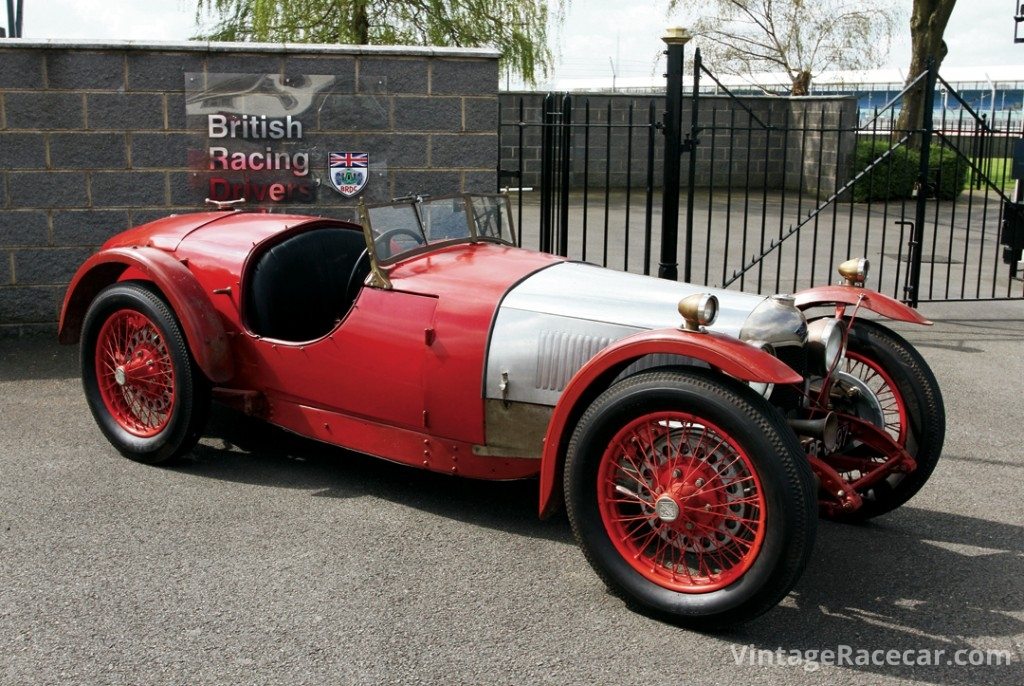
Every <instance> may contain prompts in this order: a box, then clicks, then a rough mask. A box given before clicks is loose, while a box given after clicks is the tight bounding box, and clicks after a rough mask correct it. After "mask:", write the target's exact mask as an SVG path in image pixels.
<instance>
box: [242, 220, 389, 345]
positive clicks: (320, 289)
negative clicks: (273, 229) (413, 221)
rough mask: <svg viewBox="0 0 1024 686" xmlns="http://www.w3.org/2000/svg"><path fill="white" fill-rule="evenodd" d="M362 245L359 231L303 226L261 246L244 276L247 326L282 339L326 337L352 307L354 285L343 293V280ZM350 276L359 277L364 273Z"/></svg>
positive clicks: (346, 286) (346, 279) (346, 287)
mask: <svg viewBox="0 0 1024 686" xmlns="http://www.w3.org/2000/svg"><path fill="white" fill-rule="evenodd" d="M365 248H366V243H365V242H364V239H363V234H362V233H361V232H360V231H355V230H352V229H344V228H338V227H324V228H318V229H311V230H309V231H304V232H302V233H300V234H297V235H295V236H291V237H289V238H286V239H285V240H283V241H281V242H280V243H277V244H275V245H273V246H271V247H269V248H267V249H266V250H265V251H263V253H262V254H261V255H260V256H259V257H258V258H257V259H256V261H255V263H254V265H253V266H252V268H251V269H250V271H249V275H248V279H249V284H248V288H247V289H246V294H247V297H246V319H247V323H248V325H249V328H250V330H251V331H252V332H253V333H255V334H257V335H260V336H264V337H267V338H277V339H280V340H285V341H310V340H314V339H317V338H321V337H323V336H326V335H327V334H328V333H330V332H331V330H332V329H333V328H334V327H335V325H336V324H337V322H338V321H339V320H341V319H342V318H343V317H344V316H345V315H346V314H347V313H348V311H349V309H351V307H352V303H353V302H354V300H355V296H356V294H357V293H358V289H353V290H352V292H351V293H349V292H348V287H349V279H350V277H352V276H353V274H352V270H353V267H354V266H355V264H356V260H358V259H359V256H360V255H361V254H362V252H363V250H365ZM364 263H365V264H366V266H367V269H366V271H367V272H368V267H369V264H368V262H365V261H364ZM356 277H357V278H359V280H360V282H361V281H362V279H363V278H365V277H366V274H362V276H359V275H356Z"/></svg>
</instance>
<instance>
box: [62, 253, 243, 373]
mask: <svg viewBox="0 0 1024 686" xmlns="http://www.w3.org/2000/svg"><path fill="white" fill-rule="evenodd" d="M128 269H134V270H137V271H138V272H141V273H142V275H144V276H145V278H147V279H149V280H150V281H152V282H153V283H154V284H155V285H156V287H157V288H159V289H160V292H161V293H163V295H164V297H165V298H167V301H168V303H169V304H170V306H171V309H172V310H173V311H174V314H175V315H176V316H177V317H178V321H179V322H181V328H182V329H183V330H184V333H185V339H186V340H187V341H188V346H189V349H190V350H191V351H192V356H193V357H194V358H195V361H196V364H198V365H199V368H200V369H202V370H203V373H205V374H206V376H207V378H209V379H210V380H211V381H213V382H215V383H223V382H225V381H227V380H228V379H230V378H231V376H232V374H233V373H234V368H233V365H232V362H231V355H230V350H229V348H228V341H227V336H226V335H225V333H224V325H223V324H222V323H221V320H220V317H219V316H218V315H217V311H216V310H215V309H214V307H213V304H212V303H211V302H210V299H209V297H208V296H207V295H206V293H205V292H204V291H203V289H202V287H201V286H200V285H199V282H198V281H197V280H196V278H195V277H194V276H193V275H192V272H190V271H189V270H188V267H186V266H185V265H184V264H182V263H181V262H179V261H178V260H176V259H175V258H174V257H172V256H171V255H169V254H168V253H166V252H164V251H163V250H158V249H157V248H148V247H144V248H108V249H106V250H101V251H100V252H98V253H96V254H95V255H93V256H92V257H90V258H89V259H88V260H86V261H85V264H83V265H82V266H81V267H79V269H78V271H77V272H76V273H75V276H74V278H73V279H72V280H71V284H70V285H69V286H68V290H67V293H66V294H65V295H64V304H63V306H62V307H61V311H60V324H59V328H58V330H57V337H58V339H59V340H60V342H61V343H77V342H78V339H79V337H80V336H81V333H82V321H83V320H84V319H85V313H86V311H87V310H88V309H89V304H90V303H91V302H92V300H93V298H95V297H96V295H97V294H98V293H99V292H100V291H101V290H102V289H104V288H106V287H107V286H109V285H110V284H112V283H114V282H115V281H117V280H118V278H119V277H120V276H121V274H123V273H124V272H125V271H126V270H128Z"/></svg>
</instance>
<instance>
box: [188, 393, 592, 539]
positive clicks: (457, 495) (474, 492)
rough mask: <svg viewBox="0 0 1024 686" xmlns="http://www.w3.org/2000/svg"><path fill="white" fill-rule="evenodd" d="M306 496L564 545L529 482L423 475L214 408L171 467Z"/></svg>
mask: <svg viewBox="0 0 1024 686" xmlns="http://www.w3.org/2000/svg"><path fill="white" fill-rule="evenodd" d="M175 468H176V469H179V470H183V471H186V472H188V473H189V474H194V475H197V476H202V477H206V478H211V479H220V480H224V481H233V482H238V483H246V484H255V485H266V486H273V487H275V488H294V489H300V490H306V491H309V492H310V494H311V495H312V496H314V497H322V498H355V497H364V496H373V497H378V498H384V499H386V500H390V501H393V502H400V503H402V504H403V505H406V506H408V507H414V508H417V509H420V510H424V511H429V512H433V513H435V514H438V515H440V516H443V517H447V518H451V519H456V520H461V521H465V522H469V523H472V524H475V525H480V526H485V527H488V528H494V529H501V530H503V531H508V532H511V533H517V534H521V535H523V536H528V537H539V538H544V539H549V540H554V541H563V542H566V543H569V542H571V541H572V533H571V532H570V531H569V527H568V522H567V520H566V519H565V517H564V516H560V517H554V518H552V519H551V520H549V521H541V520H539V519H538V517H537V497H538V494H537V488H538V486H537V480H536V479H526V480H519V481H482V480H475V479H466V478H459V477H453V476H451V475H447V474H438V473H435V472H428V471H425V470H422V469H418V468H415V467H408V466H405V465H401V464H397V463H393V462H387V461H386V460H381V459H378V458H373V457H369V456H367V455H363V454H361V453H356V452H352V451H349V450H344V449H342V448H337V447H335V446H332V445H328V444H326V443H321V442H319V441H314V440H311V439H308V438H304V437H302V436H299V435H297V434H292V433H290V432H287V431H285V430H283V429H279V428H277V427H275V426H271V425H270V424H267V423H266V422H264V421H261V420H257V419H254V418H251V417H247V416H246V415H244V414H242V413H240V412H236V411H235V410H232V409H230V408H227V407H224V406H221V405H214V408H213V411H212V412H211V416H210V422H209V424H208V426H207V429H206V432H205V438H204V439H203V440H202V442H200V443H199V445H197V446H196V447H195V449H193V451H192V453H191V454H190V455H189V456H188V457H187V458H185V459H184V461H183V462H182V463H181V464H180V465H178V466H177V467H175Z"/></svg>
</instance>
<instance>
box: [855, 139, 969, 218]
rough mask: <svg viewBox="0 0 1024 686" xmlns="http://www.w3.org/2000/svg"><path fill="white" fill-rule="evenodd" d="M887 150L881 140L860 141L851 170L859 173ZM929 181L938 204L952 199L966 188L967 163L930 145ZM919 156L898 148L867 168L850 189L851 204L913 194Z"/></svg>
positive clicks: (949, 152) (886, 141) (919, 164)
mask: <svg viewBox="0 0 1024 686" xmlns="http://www.w3.org/2000/svg"><path fill="white" fill-rule="evenodd" d="M888 150H889V142H888V140H887V139H885V138H881V137H879V138H871V137H867V138H862V139H860V140H858V141H857V148H856V151H855V152H854V162H853V170H854V173H855V174H857V173H860V172H861V171H863V170H864V169H866V168H867V167H868V165H869V164H871V163H872V162H873V161H875V160H877V159H879V158H880V157H882V156H883V155H884V154H885V153H886V152H887V151H888ZM928 162H929V164H928V166H929V168H930V171H929V179H930V180H931V182H932V183H935V184H937V185H936V193H937V196H938V198H939V199H940V200H953V199H955V198H956V197H957V196H958V195H960V193H961V192H962V191H963V189H964V188H965V187H966V185H967V172H968V169H969V167H968V164H967V162H966V161H965V160H964V159H963V158H961V157H960V156H959V155H957V154H956V152H955V151H953V150H951V149H949V148H944V147H942V146H941V145H932V147H931V150H930V152H929V155H928ZM920 166H921V153H920V152H918V151H917V150H914V149H912V148H908V147H905V146H903V147H899V148H897V149H895V150H893V152H892V154H890V155H889V156H888V157H886V158H885V159H884V160H882V161H881V162H879V163H878V164H877V165H875V166H874V167H872V168H871V170H870V171H869V172H868V173H867V174H865V175H864V176H863V177H862V178H861V179H859V180H858V181H857V183H856V184H854V186H853V200H854V202H865V201H868V200H899V199H901V198H909V197H911V196H912V195H913V194H914V186H915V184H916V182H917V177H918V174H919V173H920Z"/></svg>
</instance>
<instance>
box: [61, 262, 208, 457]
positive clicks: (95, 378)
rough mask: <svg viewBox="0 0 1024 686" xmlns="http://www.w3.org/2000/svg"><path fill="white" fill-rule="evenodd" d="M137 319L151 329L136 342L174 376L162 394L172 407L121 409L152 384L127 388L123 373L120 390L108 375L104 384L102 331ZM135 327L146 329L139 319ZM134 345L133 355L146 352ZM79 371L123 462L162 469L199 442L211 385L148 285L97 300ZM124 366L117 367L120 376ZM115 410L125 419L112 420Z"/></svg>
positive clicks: (120, 286)
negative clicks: (116, 321)
mask: <svg viewBox="0 0 1024 686" xmlns="http://www.w3.org/2000/svg"><path fill="white" fill-rule="evenodd" d="M135 315H142V317H145V319H146V320H148V323H149V324H151V325H152V328H150V327H149V326H148V324H147V325H146V326H140V328H139V329H138V331H137V333H136V337H137V338H139V339H140V340H142V341H143V343H146V344H148V345H151V346H152V347H151V348H147V350H157V351H159V352H160V353H161V355H160V356H159V360H160V365H161V366H162V367H163V368H165V369H166V368H167V367H169V368H170V369H171V370H172V376H173V379H172V381H170V382H166V386H167V389H166V390H163V391H162V392H161V393H160V395H162V396H163V397H164V398H166V397H168V396H169V397H170V398H171V400H165V403H167V404H169V407H156V409H153V407H147V406H146V404H145V403H146V402H147V401H138V400H134V399H133V400H132V402H131V406H130V407H121V406H120V404H119V403H120V402H121V399H124V402H125V403H126V404H127V403H128V402H129V401H128V397H129V394H130V393H133V392H134V391H133V390H132V389H133V388H136V387H138V388H149V387H148V386H144V385H143V384H146V383H149V382H148V381H139V382H137V383H136V382H131V383H126V382H125V381H124V376H125V375H124V372H123V371H122V372H120V377H121V379H122V380H121V381H117V383H118V384H120V388H117V387H114V386H112V385H111V384H110V381H109V379H110V378H111V377H110V375H109V374H108V375H107V376H106V377H104V379H105V381H104V380H101V373H100V371H99V370H98V367H99V362H98V359H97V355H96V349H97V339H98V337H99V336H100V335H101V334H102V333H104V331H105V328H104V325H105V324H106V323H107V322H108V321H111V320H112V318H113V317H115V316H117V317H120V318H124V317H135ZM135 321H137V322H139V323H140V324H141V323H143V320H142V319H139V318H138V317H135ZM154 329H155V330H154ZM104 335H105V334H104ZM132 345H133V347H132V349H133V350H134V349H136V348H142V347H143V346H142V345H141V344H139V345H135V344H132ZM139 354H141V353H139ZM81 365H82V384H83V386H84V388H85V397H86V400H87V401H88V403H89V409H90V410H91V411H92V414H93V417H95V419H96V423H97V424H98V425H99V427H100V430H101V431H102V432H103V435H104V436H106V437H107V440H109V441H110V442H111V444H113V446H114V447H115V448H117V450H118V451H119V452H120V453H121V454H122V455H124V456H125V457H128V458H130V459H132V460H136V461H138V462H144V463H146V464H164V463H167V462H170V461H172V460H174V459H175V458H177V457H179V456H181V455H182V454H184V453H186V452H188V451H189V450H191V448H192V447H193V446H194V445H195V443H196V441H198V440H199V437H200V435H201V434H202V431H203V428H204V427H205V425H206V419H207V416H208V412H209V407H210V385H209V382H208V381H207V379H206V377H205V376H204V375H203V373H202V371H201V370H200V369H199V368H198V366H197V365H196V364H195V362H194V361H193V359H192V355H191V353H190V352H189V349H188V345H187V344H186V343H185V336H184V334H183V333H182V330H181V325H180V324H179V323H178V320H177V318H176V317H175V316H174V314H173V313H172V312H171V309H170V307H169V306H168V305H167V303H166V302H165V301H164V300H163V298H162V297H161V296H160V295H159V293H158V292H157V291H156V290H155V289H154V288H152V287H151V286H150V285H149V284H147V283H144V282H131V281H126V282H122V283H117V284H114V285H112V286H108V287H107V288H105V289H103V290H102V291H101V292H100V293H99V295H97V296H96V298H95V300H93V302H92V304H90V306H89V310H88V312H87V313H86V315H85V321H84V323H83V325H82V340H81ZM126 366H127V364H125V365H119V367H120V368H121V369H122V370H123V368H124V367H126ZM147 371H148V368H147ZM149 376H153V374H150V375H149ZM164 378H166V377H164ZM101 384H105V386H106V387H109V388H112V389H114V390H108V391H107V395H106V397H107V398H108V399H105V396H104V392H103V391H102V390H101ZM133 384H134V385H133ZM156 395H158V394H153V397H155V396H156ZM132 397H133V398H136V397H138V396H137V395H136V396H132ZM157 399H158V400H159V398H157ZM152 402H155V401H151V403H152ZM115 407H118V408H120V409H121V410H122V412H121V415H122V417H124V418H123V419H122V420H120V421H119V420H118V418H117V417H115V415H114V410H113V409H112V408H115ZM129 425H131V426H129ZM140 427H141V428H140ZM133 429H134V430H133ZM140 434H152V435H140Z"/></svg>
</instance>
